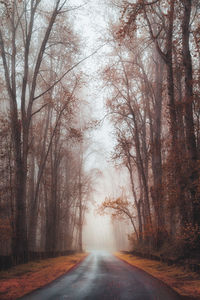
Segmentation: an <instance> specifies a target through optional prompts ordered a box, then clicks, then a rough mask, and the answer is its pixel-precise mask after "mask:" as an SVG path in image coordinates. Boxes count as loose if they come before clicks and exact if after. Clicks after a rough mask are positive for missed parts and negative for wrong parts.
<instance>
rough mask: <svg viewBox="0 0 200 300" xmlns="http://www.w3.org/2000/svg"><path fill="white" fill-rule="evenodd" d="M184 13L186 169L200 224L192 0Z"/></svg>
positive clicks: (195, 217)
mask: <svg viewBox="0 0 200 300" xmlns="http://www.w3.org/2000/svg"><path fill="white" fill-rule="evenodd" d="M183 6H184V15H183V21H182V41H183V47H182V50H183V66H184V76H185V99H184V100H185V103H184V104H185V110H184V113H185V114H184V117H185V126H186V148H187V154H188V169H189V170H188V171H189V182H190V184H189V189H190V193H191V200H192V210H193V213H192V220H193V224H194V225H195V224H198V226H200V201H199V200H200V199H197V185H198V179H199V174H198V170H197V165H196V164H197V159H198V157H197V147H196V140H195V133H194V118H193V107H192V106H193V76H192V59H191V54H190V48H189V37H190V15H191V8H192V0H184V1H183Z"/></svg>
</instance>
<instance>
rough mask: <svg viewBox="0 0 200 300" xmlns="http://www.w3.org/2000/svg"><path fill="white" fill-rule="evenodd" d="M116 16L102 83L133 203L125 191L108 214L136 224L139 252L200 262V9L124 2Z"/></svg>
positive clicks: (109, 204)
mask: <svg viewBox="0 0 200 300" xmlns="http://www.w3.org/2000/svg"><path fill="white" fill-rule="evenodd" d="M119 7H120V11H118V10H117V9H118V8H119ZM116 11H117V12H118V14H119V21H118V23H117V21H116V20H115V21H114V22H113V24H111V25H110V28H109V33H108V36H107V41H108V42H109V44H110V47H111V51H110V53H109V60H108V61H107V63H106V66H105V69H104V71H103V72H102V77H103V79H104V82H105V83H106V85H107V88H108V91H109V92H108V97H107V111H108V114H109V115H110V118H111V121H112V123H113V125H114V128H115V137H116V147H115V151H114V152H113V156H112V158H113V162H114V163H115V164H116V165H118V166H121V167H122V169H124V168H125V169H126V170H127V172H128V174H129V179H130V180H129V183H127V184H128V185H127V187H126V188H124V189H125V190H126V189H127V193H126V194H127V195H128V194H130V191H131V196H130V195H129V197H128V201H127V200H126V198H127V197H126V196H125V195H124V194H121V192H120V191H119V197H118V198H117V199H115V198H108V199H106V200H105V201H104V203H103V204H102V207H101V209H102V210H103V211H108V209H109V210H110V211H112V212H114V214H115V216H117V215H118V216H121V215H122V214H123V215H124V217H126V218H128V219H129V220H130V221H131V224H132V225H133V237H132V239H133V245H134V247H138V245H140V247H142V248H143V249H144V248H145V249H147V251H149V252H151V251H163V252H165V255H168V256H170V255H177V256H183V257H184V256H185V257H192V256H198V255H199V250H200V193H199V188H200V180H199V175H200V174H199V162H200V135H199V132H200V131H199V130H200V127H199V124H200V123H199V121H200V114H199V104H200V101H199V99H200V86H199V74H200V69H199V54H200V52H199V43H198V42H197V40H198V41H199V16H200V11H199V5H198V4H197V2H196V1H190V0H184V1H174V0H169V1H165V0H163V1H145V0H138V1H134V2H133V1H132V2H131V1H117V8H116ZM131 206H132V208H131V210H130V207H131ZM172 245H174V246H173V247H172ZM164 249H166V250H164Z"/></svg>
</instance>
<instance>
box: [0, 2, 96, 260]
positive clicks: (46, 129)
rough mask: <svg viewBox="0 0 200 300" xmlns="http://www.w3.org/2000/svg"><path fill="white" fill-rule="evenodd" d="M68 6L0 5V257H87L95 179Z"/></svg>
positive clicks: (77, 51)
mask: <svg viewBox="0 0 200 300" xmlns="http://www.w3.org/2000/svg"><path fill="white" fill-rule="evenodd" d="M66 2H67V1H60V0H58V1H53V3H48V4H47V3H45V1H40V0H31V1H17V0H16V1H10V2H8V1H1V4H0V5H1V6H0V13H1V24H0V49H1V70H2V72H1V75H0V76H1V77H0V86H1V103H0V105H1V106H0V110H1V115H0V122H1V129H0V135H1V139H0V143H1V161H0V176H1V179H0V206H1V215H0V231H1V232H0V239H1V243H0V254H1V255H11V256H12V261H13V263H16V262H17V263H18V262H23V261H27V260H28V259H29V258H31V253H32V252H42V253H47V254H48V253H50V254H51V255H53V254H55V255H56V253H60V252H63V251H68V250H71V249H79V250H80V251H82V225H83V218H84V213H85V209H86V199H87V198H88V193H89V191H90V186H91V174H88V173H87V172H86V171H85V169H84V159H85V158H84V152H85V151H86V149H87V143H88V141H87V137H86V136H87V134H86V132H87V131H88V130H89V127H90V124H89V121H90V120H89V121H88V123H87V122H85V120H84V117H83V115H84V113H83V111H84V104H83V101H81V100H82V99H80V95H81V94H80V90H81V88H82V85H83V81H84V80H83V75H82V73H81V71H80V70H79V71H78V70H76V71H75V70H74V69H75V67H77V66H78V65H79V64H80V61H81V58H80V54H81V53H80V39H79V36H78V35H77V33H75V31H74V30H73V26H72V21H71V20H70V12H71V11H72V10H74V9H76V7H72V6H66Z"/></svg>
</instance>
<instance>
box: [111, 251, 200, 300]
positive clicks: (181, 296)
mask: <svg viewBox="0 0 200 300" xmlns="http://www.w3.org/2000/svg"><path fill="white" fill-rule="evenodd" d="M113 255H114V256H115V257H116V258H117V259H119V260H121V261H123V262H124V263H126V264H127V265H129V266H131V267H132V268H136V269H138V270H139V271H142V272H144V273H146V274H148V275H149V276H151V277H153V278H154V279H156V280H158V281H160V282H162V284H163V285H165V286H167V287H168V288H170V289H171V290H173V291H174V292H175V293H176V294H177V296H179V297H180V299H182V300H199V299H200V298H196V297H191V296H190V297H188V296H183V295H181V294H179V293H178V292H177V291H176V290H175V289H174V288H173V287H172V286H170V285H169V284H168V283H166V282H164V281H163V280H162V279H160V278H158V277H156V276H154V275H152V274H151V273H149V272H148V271H146V270H144V269H142V268H139V267H138V266H136V265H134V264H131V263H130V262H128V261H126V260H125V259H123V258H121V257H119V256H117V254H116V253H113Z"/></svg>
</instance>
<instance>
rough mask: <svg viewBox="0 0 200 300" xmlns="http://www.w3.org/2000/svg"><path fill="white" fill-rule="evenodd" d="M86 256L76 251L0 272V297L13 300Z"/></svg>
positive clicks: (3, 299)
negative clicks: (75, 252)
mask: <svg viewBox="0 0 200 300" xmlns="http://www.w3.org/2000/svg"><path fill="white" fill-rule="evenodd" d="M86 256H87V254H86V253H77V254H73V255H68V256H60V257H56V258H49V259H45V260H40V261H33V262H29V263H27V264H23V265H18V266H16V267H13V268H11V269H9V270H7V271H1V272H0V299H1V300H8V299H9V300H14V299H18V298H19V297H22V296H23V295H25V294H27V293H30V292H31V291H33V290H35V289H38V288H40V287H42V286H44V285H46V284H48V283H50V282H51V281H53V280H54V279H56V278H58V277H60V276H61V275H63V274H65V273H66V272H67V271H69V270H71V269H72V268H73V267H75V266H76V265H77V264H78V263H79V262H80V261H81V260H83V259H84V258H85V257H86Z"/></svg>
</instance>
